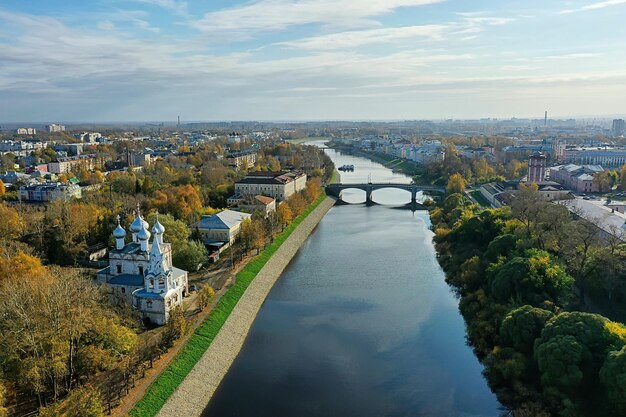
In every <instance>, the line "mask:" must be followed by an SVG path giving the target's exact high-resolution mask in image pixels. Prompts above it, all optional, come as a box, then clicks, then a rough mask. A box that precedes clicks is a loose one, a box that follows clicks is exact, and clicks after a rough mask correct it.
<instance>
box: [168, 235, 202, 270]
mask: <svg viewBox="0 0 626 417" xmlns="http://www.w3.org/2000/svg"><path fill="white" fill-rule="evenodd" d="M208 257H209V251H208V250H207V248H206V247H205V246H204V244H203V243H202V242H198V241H195V240H194V241H191V242H187V243H185V244H184V245H182V246H181V247H180V248H179V249H178V250H177V251H176V253H175V254H174V255H173V256H172V262H173V263H174V266H176V267H178V268H182V269H184V270H186V271H197V270H198V269H199V267H200V266H201V265H202V264H204V263H206V261H207V259H208Z"/></svg>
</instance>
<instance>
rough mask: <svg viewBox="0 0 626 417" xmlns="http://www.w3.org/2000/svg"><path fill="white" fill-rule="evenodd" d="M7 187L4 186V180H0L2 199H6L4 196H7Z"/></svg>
mask: <svg viewBox="0 0 626 417" xmlns="http://www.w3.org/2000/svg"><path fill="white" fill-rule="evenodd" d="M6 191H7V189H6V187H5V186H4V182H3V181H2V180H0V197H4V194H6Z"/></svg>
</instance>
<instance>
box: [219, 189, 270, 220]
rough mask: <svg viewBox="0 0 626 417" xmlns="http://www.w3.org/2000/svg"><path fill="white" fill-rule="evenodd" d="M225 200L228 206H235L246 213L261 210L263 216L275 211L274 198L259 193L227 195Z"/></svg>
mask: <svg viewBox="0 0 626 417" xmlns="http://www.w3.org/2000/svg"><path fill="white" fill-rule="evenodd" d="M227 202H228V205H229V206H234V207H237V208H238V209H239V210H242V211H244V212H246V213H254V212H262V213H263V215H264V216H265V217H267V216H268V215H269V214H270V213H272V212H274V211H276V200H275V199H273V198H272V197H267V196H264V195H260V194H259V195H255V196H241V195H238V194H236V195H234V196H232V197H229V198H228V200H227Z"/></svg>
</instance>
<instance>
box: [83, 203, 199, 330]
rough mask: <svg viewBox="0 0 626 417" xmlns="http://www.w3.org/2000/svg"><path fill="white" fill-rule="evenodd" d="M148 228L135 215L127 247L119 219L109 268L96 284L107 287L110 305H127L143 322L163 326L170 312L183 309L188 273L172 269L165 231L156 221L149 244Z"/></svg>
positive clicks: (114, 232) (103, 271) (138, 214)
mask: <svg viewBox="0 0 626 417" xmlns="http://www.w3.org/2000/svg"><path fill="white" fill-rule="evenodd" d="M148 228H149V224H148V222H146V221H145V220H144V219H143V218H142V217H141V214H140V213H139V211H137V212H136V217H135V220H134V221H133V223H132V224H131V225H130V228H129V229H130V232H131V234H132V237H131V241H130V242H129V243H126V230H125V229H124V228H123V227H122V226H121V225H120V222H119V217H118V222H117V228H116V229H115V230H114V231H113V237H114V238H115V248H114V249H111V250H110V251H109V266H107V267H106V268H104V269H102V270H100V271H98V273H97V275H96V280H97V281H98V282H99V283H102V284H104V285H106V286H107V287H108V289H109V297H110V299H111V301H113V302H117V303H123V302H125V303H128V304H130V305H131V306H132V307H133V308H134V309H136V310H137V311H138V312H139V313H140V314H141V316H142V317H143V319H144V320H145V321H147V322H151V323H154V324H157V325H163V324H165V323H167V321H168V319H169V316H170V312H171V311H172V309H174V308H176V307H179V306H182V305H183V298H184V297H186V296H187V295H188V292H189V286H188V276H187V271H184V270H182V269H179V268H176V267H175V266H173V265H172V245H171V244H170V243H166V242H164V241H163V234H164V233H165V227H163V225H162V224H161V223H160V222H159V220H158V218H157V221H156V223H155V224H154V226H153V228H152V233H153V234H154V238H153V240H152V243H150V232H149V231H148Z"/></svg>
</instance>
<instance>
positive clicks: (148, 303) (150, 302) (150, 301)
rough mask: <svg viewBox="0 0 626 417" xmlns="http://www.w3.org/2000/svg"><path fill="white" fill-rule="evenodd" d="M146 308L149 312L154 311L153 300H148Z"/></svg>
mask: <svg viewBox="0 0 626 417" xmlns="http://www.w3.org/2000/svg"><path fill="white" fill-rule="evenodd" d="M146 308H147V309H148V310H150V309H152V300H148V301H146Z"/></svg>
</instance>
